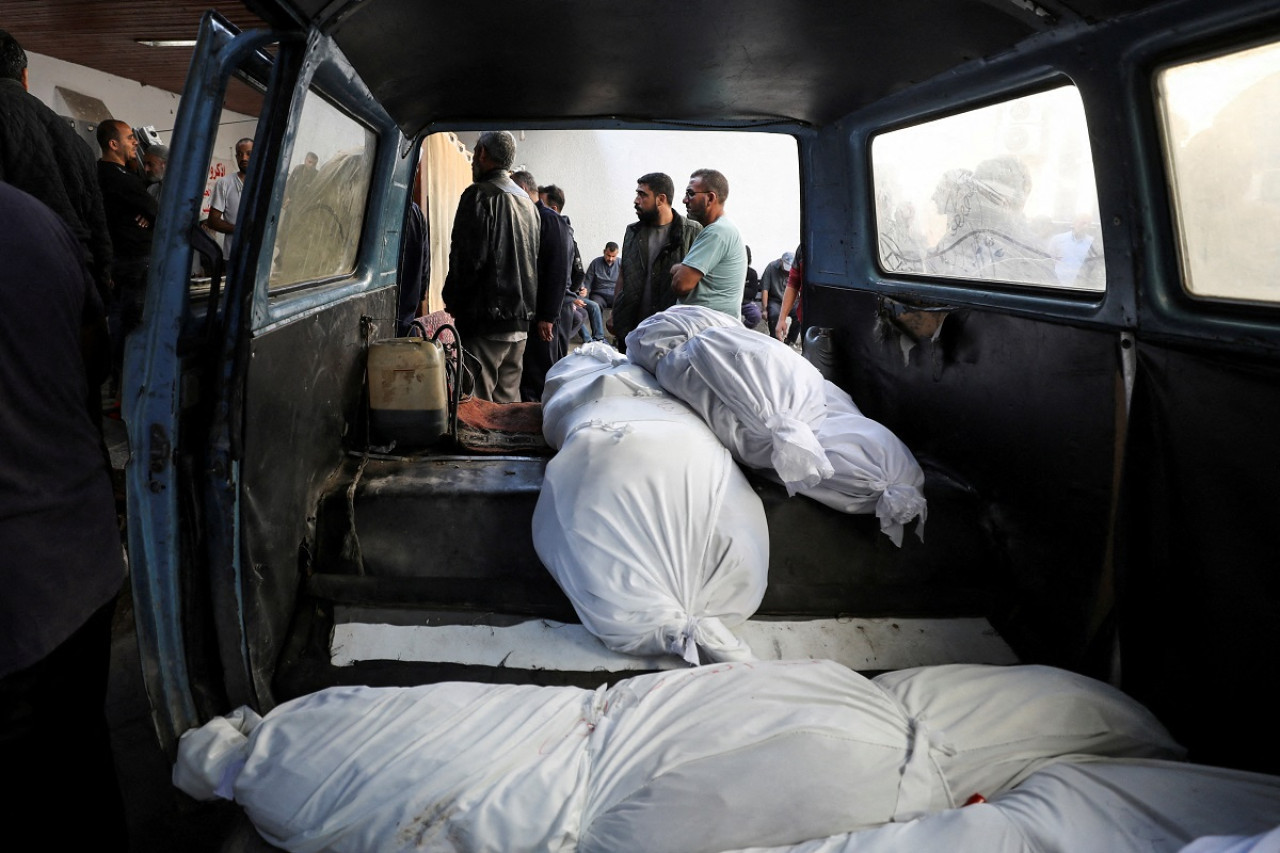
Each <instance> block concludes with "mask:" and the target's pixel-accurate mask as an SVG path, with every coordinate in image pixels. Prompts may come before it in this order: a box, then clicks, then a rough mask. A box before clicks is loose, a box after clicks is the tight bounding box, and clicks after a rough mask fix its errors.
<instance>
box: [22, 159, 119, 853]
mask: <svg viewBox="0 0 1280 853" xmlns="http://www.w3.org/2000/svg"><path fill="white" fill-rule="evenodd" d="M0 258H3V260H4V262H3V263H0V554H3V557H0V560H3V565H4V568H3V571H2V572H0V575H3V577H4V584H3V585H2V586H0V767H3V768H4V770H5V773H6V774H8V775H9V777H10V778H11V779H13V780H15V781H16V780H20V781H19V784H16V785H10V786H9V788H8V790H7V791H6V793H5V806H4V808H5V810H6V812H5V813H6V814H9V815H11V816H12V818H13V820H14V821H16V822H17V823H19V824H21V825H24V826H27V827H29V828H32V829H34V828H36V827H43V828H45V829H46V830H48V829H51V828H52V827H55V826H57V827H58V828H57V836H58V841H57V842H55V843H54V846H55V847H62V845H64V844H65V845H68V847H67V849H72V850H75V849H93V850H95V851H121V853H123V851H125V850H127V849H128V841H127V838H126V837H125V835H126V830H125V820H124V817H125V814H124V804H123V802H122V801H121V799H120V788H119V784H118V783H117V781H116V775H115V765H114V762H113V760H112V756H111V738H110V733H109V732H108V730H107V718H106V713H105V708H104V705H105V702H106V697H107V677H108V670H109V665H110V662H111V620H112V613H113V612H114V610H115V599H116V594H117V593H118V592H119V590H120V588H121V584H122V583H123V582H124V561H123V559H122V557H121V550H120V529H119V527H118V522H117V519H116V505H115V498H114V497H113V495H112V489H111V465H110V461H109V460H108V459H107V453H106V449H105V448H104V447H103V444H102V431H101V430H102V413H101V411H100V407H99V405H98V403H97V401H96V399H94V398H95V397H96V391H97V388H98V385H99V384H100V383H101V382H102V378H103V376H102V367H103V365H104V362H105V357H104V355H105V354H104V352H103V351H104V349H105V345H106V335H105V332H106V329H105V325H106V324H105V322H104V321H103V316H102V302H101V300H100V299H99V298H98V293H97V289H96V288H95V287H94V284H93V281H92V279H91V278H90V277H89V271H88V268H87V267H86V266H85V264H84V261H83V260H81V257H80V244H79V242H78V241H77V240H76V239H75V237H74V236H72V234H71V231H70V229H69V228H68V227H67V225H66V224H65V223H64V222H63V221H62V218H61V217H59V216H56V215H55V214H54V213H53V211H52V210H50V209H49V208H48V207H47V206H45V205H44V204H41V203H40V202H39V201H37V200H36V199H35V198H33V197H32V196H30V195H28V194H27V193H24V192H21V191H19V190H17V189H14V188H13V187H11V186H8V185H6V184H4V183H3V182H0ZM37 356H38V357H37ZM70 802H74V803H79V804H84V805H86V806H87V807H88V808H90V809H91V811H92V814H93V818H92V819H91V820H67V803H70ZM36 846H41V847H42V846H44V845H43V844H41V843H37V844H36Z"/></svg>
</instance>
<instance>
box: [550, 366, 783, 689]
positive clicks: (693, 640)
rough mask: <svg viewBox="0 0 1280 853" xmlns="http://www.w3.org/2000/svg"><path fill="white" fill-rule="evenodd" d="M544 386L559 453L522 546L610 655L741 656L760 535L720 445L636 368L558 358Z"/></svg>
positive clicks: (756, 506)
mask: <svg viewBox="0 0 1280 853" xmlns="http://www.w3.org/2000/svg"><path fill="white" fill-rule="evenodd" d="M561 365H564V367H563V371H564V375H571V376H572V378H571V379H569V380H567V381H565V380H564V379H563V375H562V374H560V372H559V371H561V369H562V368H561ZM595 365H598V367H596V366H595ZM547 389H548V391H546V392H544V398H543V399H544V409H543V432H544V433H545V435H546V437H547V441H548V442H549V443H550V444H551V445H552V446H555V447H559V449H560V453H558V454H557V455H556V456H555V458H553V459H552V460H551V461H550V462H549V463H548V465H547V470H546V474H545V477H544V479H543V485H542V492H541V494H540V495H539V496H538V504H537V507H536V508H535V510H534V515H533V543H534V547H535V549H536V550H537V552H538V557H539V559H541V561H542V563H543V565H545V566H546V567H547V570H548V571H550V573H551V575H552V576H553V577H554V578H555V579H556V582H557V583H559V585H560V588H561V589H563V590H564V592H565V594H566V595H567V596H568V597H569V600H570V601H572V602H573V606H574V609H575V610H576V611H577V613H578V616H579V618H580V619H581V620H582V624H583V625H584V626H585V627H586V628H587V630H589V631H591V633H593V634H594V635H595V636H597V637H599V638H600V639H601V640H602V641H603V642H604V644H605V645H607V646H608V647H609V648H611V649H613V650H614V651H618V652H624V653H628V654H634V655H661V654H674V655H678V656H680V657H683V658H684V659H685V660H686V661H688V662H689V663H693V664H696V663H698V661H699V659H700V657H699V653H701V659H702V660H709V661H724V660H750V659H752V658H753V657H754V656H753V655H752V654H751V650H750V649H749V648H748V647H747V646H746V644H745V643H743V642H742V641H741V640H739V639H738V638H737V637H736V636H735V635H734V633H733V628H735V627H737V626H738V625H740V624H742V623H743V622H745V621H746V620H747V618H748V617H749V616H751V614H753V613H754V612H755V611H756V608H757V607H759V606H760V600H761V598H762V597H763V596H764V591H765V586H766V583H767V580H768V571H769V531H768V523H767V521H766V519H765V515H764V507H763V505H762V504H761V502H760V498H759V496H758V495H757V494H756V493H755V490H754V489H752V488H751V485H750V484H749V483H748V482H747V479H746V477H745V476H744V475H743V474H742V472H741V471H740V470H739V469H738V467H737V465H735V464H734V462H733V459H732V458H731V457H730V455H729V452H728V451H727V450H725V448H724V447H723V446H722V445H721V444H720V442H719V440H718V439H717V438H716V437H715V436H714V435H713V434H712V433H711V431H710V430H709V429H707V426H706V424H704V423H703V422H702V420H701V419H700V418H699V417H698V416H697V415H696V414H694V413H693V412H692V411H691V410H690V409H689V407H688V406H686V405H685V404H684V403H682V402H681V401H679V400H677V399H675V398H674V397H671V396H670V395H669V394H667V393H666V392H664V391H663V390H662V389H661V388H659V387H658V385H657V384H656V382H655V381H654V379H653V377H652V376H651V375H650V374H649V373H648V372H647V371H645V370H644V369H642V368H640V367H638V366H636V365H634V364H630V363H619V364H616V365H613V366H609V365H608V364H606V363H605V362H604V361H600V360H597V359H596V358H595V357H594V356H592V355H584V356H578V357H568V358H565V359H563V360H561V361H560V362H559V363H558V364H556V366H555V367H553V368H552V370H551V371H550V372H549V373H548V380H547Z"/></svg>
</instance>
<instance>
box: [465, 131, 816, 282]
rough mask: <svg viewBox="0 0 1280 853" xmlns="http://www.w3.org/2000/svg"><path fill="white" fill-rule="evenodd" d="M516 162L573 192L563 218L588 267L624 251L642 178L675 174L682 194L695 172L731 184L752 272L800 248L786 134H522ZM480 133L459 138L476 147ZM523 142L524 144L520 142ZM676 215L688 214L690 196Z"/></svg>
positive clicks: (794, 160)
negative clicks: (614, 249) (610, 252)
mask: <svg viewBox="0 0 1280 853" xmlns="http://www.w3.org/2000/svg"><path fill="white" fill-rule="evenodd" d="M515 133H516V139H517V146H516V164H517V166H523V167H524V168H526V169H528V171H530V172H532V173H533V176H534V177H535V178H537V180H538V183H539V184H541V185H545V184H557V185H559V186H560V188H561V189H563V190H564V193H565V209H564V214H565V215H566V216H568V217H569V219H570V220H571V221H572V222H573V230H574V234H575V235H576V237H577V239H578V248H579V249H580V251H581V252H582V260H583V263H584V264H586V263H590V261H591V259H592V258H595V257H596V256H598V255H599V254H600V252H601V251H602V250H603V249H604V244H605V243H606V242H608V241H610V240H612V241H614V242H615V243H617V244H618V245H619V246H621V245H622V236H623V233H624V231H625V230H626V227H627V226H628V225H629V224H631V223H632V222H635V221H636V217H635V211H634V210H633V208H632V202H633V200H634V198H635V191H636V178H638V177H640V176H641V175H643V174H645V173H647V172H666V173H667V174H668V175H670V176H671V180H672V181H673V182H674V183H675V187H676V195H677V196H680V195H683V193H684V188H685V185H686V184H687V183H688V181H689V173H690V172H692V171H693V170H694V169H698V168H711V169H718V170H719V171H721V172H723V173H724V175H725V177H726V178H728V180H729V200H728V202H727V203H726V205H725V211H726V214H727V215H728V216H729V218H730V219H732V220H733V221H734V222H735V223H737V225H738V228H739V229H740V230H741V231H742V235H743V238H744V239H745V240H746V242H747V245H748V246H750V247H751V256H752V266H753V267H755V269H756V271H757V272H759V271H761V270H763V269H764V266H765V264H767V263H768V262H769V261H770V260H773V259H774V258H776V257H778V256H779V255H781V254H782V253H783V252H785V251H794V250H795V248H796V244H797V243H799V242H800V167H799V161H798V156H797V147H796V141H795V139H794V138H792V137H790V136H787V135H785V134H776V133H749V132H737V133H733V132H712V131H679V130H527V131H523V132H521V131H515ZM476 136H478V134H476V133H466V134H459V137H460V138H461V139H463V141H465V142H466V143H467V144H468V146H469V147H470V146H474V144H475V139H476ZM522 136H523V139H522V138H521V137H522ZM674 207H675V209H676V210H677V211H678V212H679V213H680V214H681V215H683V214H684V212H685V211H684V204H683V202H682V200H681V199H676V200H675V202H674Z"/></svg>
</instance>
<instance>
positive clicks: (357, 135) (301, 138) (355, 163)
mask: <svg viewBox="0 0 1280 853" xmlns="http://www.w3.org/2000/svg"><path fill="white" fill-rule="evenodd" d="M376 143H377V137H376V136H375V134H374V133H373V131H372V130H370V129H369V128H367V127H365V126H364V125H362V124H360V123H359V122H357V121H356V120H355V119H353V118H351V117H350V116H348V115H346V114H345V113H343V112H341V111H339V110H338V109H337V108H335V107H334V106H332V105H331V104H329V103H328V102H327V101H325V100H324V99H323V98H321V97H319V96H318V95H317V94H316V93H315V92H308V94H307V100H306V102H305V103H304V104H303V107H302V116H301V118H300V120H299V122H298V132H297V137H296V139H295V140H294V146H293V155H292V157H291V159H290V163H289V175H288V178H287V179H286V181H285V187H284V201H283V204H282V206H281V210H280V226H279V229H278V230H277V232H276V243H275V250H274V252H273V253H272V259H271V287H272V289H275V288H278V287H283V286H285V285H289V284H296V283H298V282H303V281H314V280H316V279H325V278H332V277H334V276H340V275H345V274H348V273H351V272H354V270H355V263H356V252H357V250H358V249H359V244H360V230H361V228H362V226H363V224H364V213H365V204H366V201H367V199H368V197H369V182H370V177H371V175H372V174H373V158H374V155H375V153H376Z"/></svg>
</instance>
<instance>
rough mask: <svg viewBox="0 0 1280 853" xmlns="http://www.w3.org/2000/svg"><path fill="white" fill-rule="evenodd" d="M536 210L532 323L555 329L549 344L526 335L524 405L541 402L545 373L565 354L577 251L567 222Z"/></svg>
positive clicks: (549, 211)
mask: <svg viewBox="0 0 1280 853" xmlns="http://www.w3.org/2000/svg"><path fill="white" fill-rule="evenodd" d="M537 208H538V217H539V219H540V221H541V232H540V238H539V243H538V300H537V311H536V319H537V320H538V322H543V323H553V324H554V326H555V328H554V330H553V331H552V338H551V340H550V341H544V340H542V338H541V336H540V335H539V334H538V330H537V328H534V329H531V330H530V332H529V340H528V341H527V342H526V343H525V346H524V366H523V372H522V373H521V375H520V399H521V400H523V401H524V402H526V403H534V402H538V401H540V400H541V399H542V388H543V385H544V384H545V383H546V380H547V371H548V370H550V369H551V366H552V365H553V364H555V363H556V362H557V361H559V360H560V359H562V358H564V356H565V353H567V352H568V351H569V346H568V343H569V340H568V334H567V327H566V324H567V323H572V321H573V308H572V304H573V303H572V300H571V298H570V294H569V288H571V287H572V282H573V259H574V255H575V252H576V251H577V247H576V245H575V244H574V240H573V226H572V225H570V224H569V220H568V219H567V218H566V217H564V216H561V215H560V214H558V213H556V212H555V211H554V210H552V209H551V208H549V207H547V206H546V205H544V204H543V203H542V202H537ZM579 266H581V264H579ZM566 307H568V310H567V311H566ZM566 314H567V317H566Z"/></svg>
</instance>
